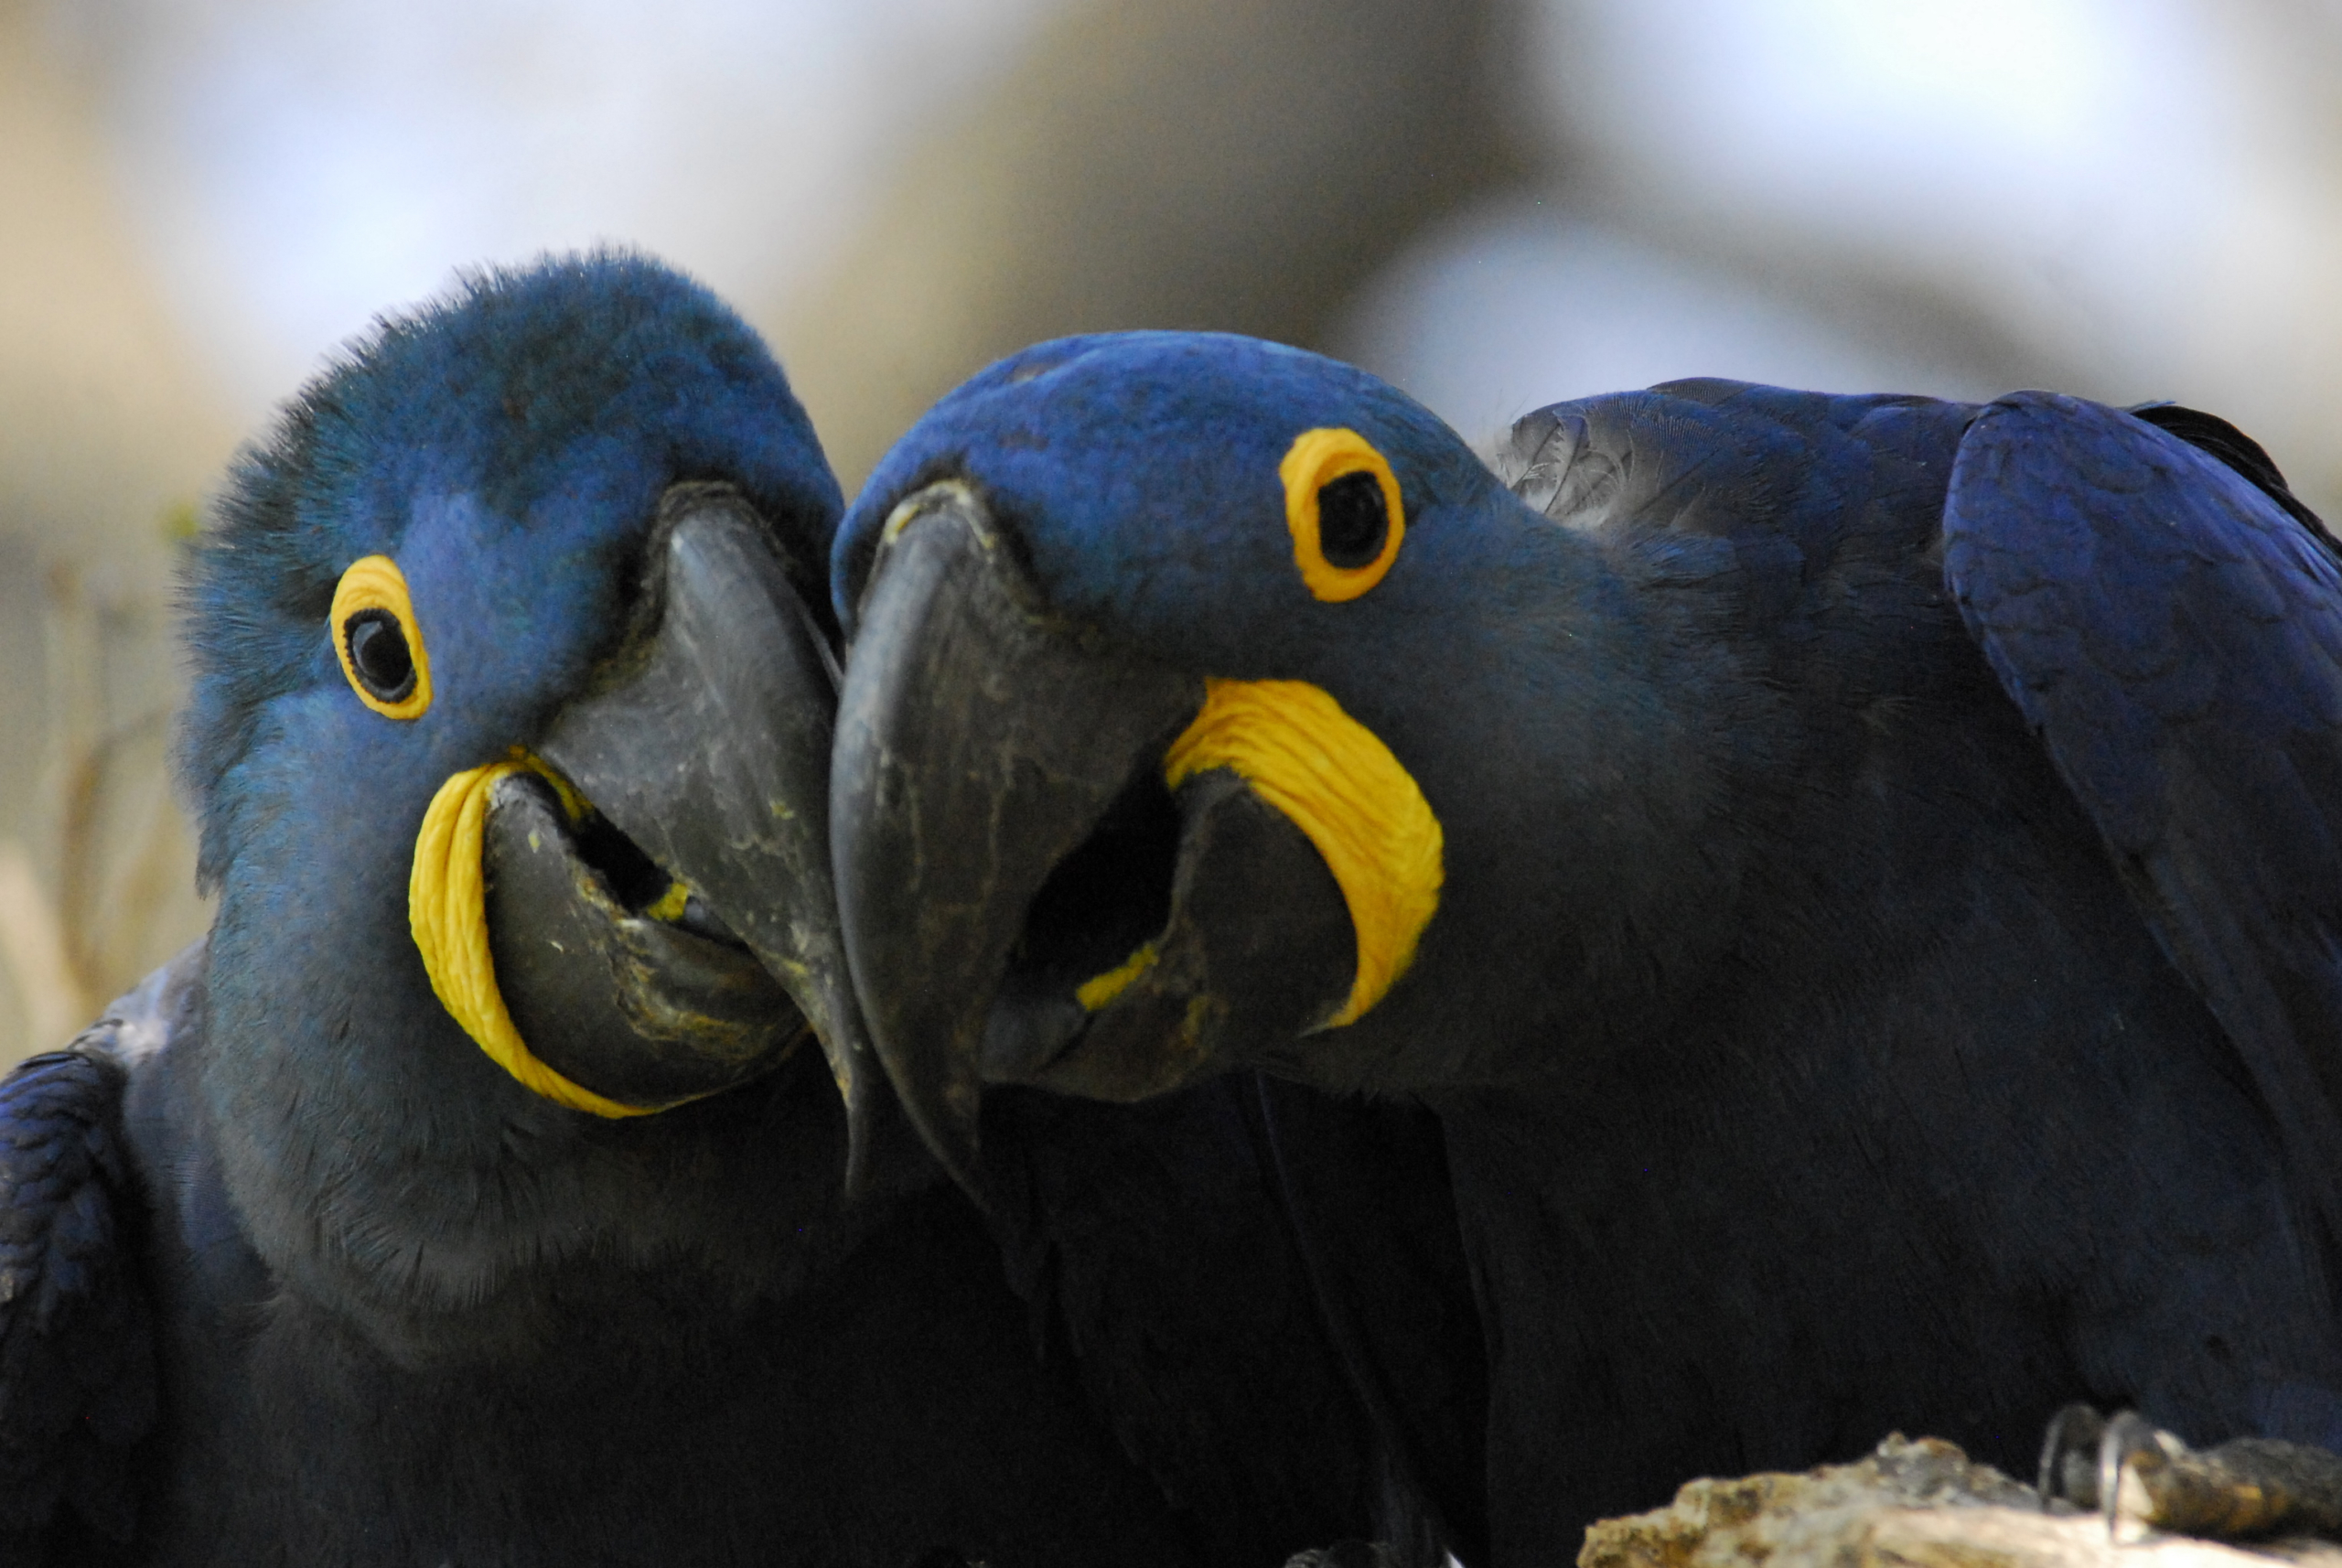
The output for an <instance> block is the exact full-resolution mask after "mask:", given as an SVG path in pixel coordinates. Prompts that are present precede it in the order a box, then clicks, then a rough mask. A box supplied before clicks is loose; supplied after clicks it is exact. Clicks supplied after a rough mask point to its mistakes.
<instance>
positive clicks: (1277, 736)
mask: <svg viewBox="0 0 2342 1568" xmlns="http://www.w3.org/2000/svg"><path fill="white" fill-rule="evenodd" d="M1212 768H1228V769H1230V770H1231V771H1232V772H1234V773H1235V774H1236V775H1237V777H1239V778H1241V779H1243V780H1244V781H1245V782H1246V783H1248V784H1249V785H1251V786H1252V790H1253V792H1254V793H1256V794H1258V795H1259V796H1260V797H1261V798H1262V800H1266V801H1267V802H1268V803H1269V804H1270V805H1272V806H1273V807H1275V808H1276V809H1277V810H1278V811H1282V812H1284V814H1285V816H1286V817H1288V818H1290V819H1291V820H1292V822H1293V823H1294V825H1295V827H1298V828H1299V829H1300V830H1301V831H1302V832H1304V833H1305V834H1306V835H1307V836H1308V839H1309V842H1310V843H1313V844H1315V845H1316V846H1317V853H1318V854H1319V855H1321V856H1322V857H1323V858H1324V859H1325V862H1326V866H1327V870H1329V871H1331V872H1332V873H1333V874H1334V880H1335V882H1336V883H1338V885H1339V886H1340V887H1341V890H1342V897H1343V899H1344V900H1345V901H1346V902H1347V903H1348V905H1349V910H1350V925H1351V928H1352V929H1353V930H1354V931H1355V932H1356V934H1357V937H1358V973H1357V975H1356V977H1355V978H1354V979H1353V980H1352V981H1351V983H1350V993H1349V999H1348V1001H1347V1002H1345V1003H1344V1004H1342V1006H1341V1008H1340V1010H1339V1011H1338V1012H1336V1013H1335V1014H1334V1015H1333V1016H1332V1017H1330V1018H1328V1019H1327V1020H1326V1025H1325V1026H1326V1027H1329V1028H1330V1027H1333V1026H1337V1025H1341V1024H1348V1023H1351V1022H1353V1021H1354V1020H1356V1019H1358V1018H1359V1017H1362V1016H1364V1015H1365V1014H1366V1012H1367V1010H1368V1009H1369V1008H1370V1007H1372V1006H1373V1005H1374V1004H1376V1003H1378V1002H1380V1001H1381V1000H1382V997H1383V993H1386V992H1388V991H1389V990H1390V989H1391V985H1392V983H1395V982H1396V981H1397V980H1398V978H1399V977H1400V976H1401V975H1402V974H1404V973H1405V972H1407V966H1408V965H1409V964H1410V963H1412V962H1413V961H1414V956H1415V941H1416V939H1417V938H1419V937H1421V936H1422V935H1423V927H1424V926H1425V925H1427V924H1429V923H1430V921H1431V917H1432V913H1433V911H1434V910H1435V909H1437V908H1439V889H1440V885H1441V882H1442V880H1443V878H1444V877H1445V859H1444V856H1445V837H1444V835H1443V834H1442V832H1441V831H1440V826H1439V819H1438V818H1437V817H1436V816H1434V815H1433V814H1432V809H1431V802H1430V801H1428V800H1424V799H1423V790H1422V789H1421V788H1419V787H1418V786H1417V785H1416V783H1415V780H1414V777H1413V775H1412V774H1410V773H1409V772H1408V771H1407V770H1406V768H1404V767H1402V765H1401V764H1400V761H1399V759H1398V758H1397V757H1393V756H1392V755H1391V748H1390V747H1389V746H1385V745H1383V744H1382V742H1381V740H1380V738H1379V737H1378V736H1376V735H1375V734H1374V732H1373V731H1371V730H1370V729H1368V728H1367V727H1366V726H1365V725H1361V724H1359V722H1358V721H1357V720H1356V719H1354V718H1352V717H1350V716H1349V714H1346V713H1344V712H1343V711H1342V705H1341V704H1340V703H1338V702H1336V701H1335V700H1334V699H1333V697H1332V696H1331V695H1330V694H1329V693H1327V692H1326V691H1325V690H1324V689H1323V688H1322V687H1318V686H1313V685H1311V684H1310V683H1309V682H1306V681H1221V680H1209V681H1207V682H1204V705H1203V711H1202V712H1200V713H1198V714H1197V715H1196V720H1195V722H1194V723H1193V724H1191V725H1188V726H1187V730H1186V731H1185V732H1184V733H1183V734H1182V735H1181V736H1179V738H1178V739H1177V740H1176V741H1174V742H1172V743H1171V749H1170V751H1169V752H1168V753H1167V754H1166V756H1165V757H1164V762H1163V778H1164V782H1165V783H1166V784H1167V785H1168V786H1169V787H1170V788H1172V789H1177V788H1178V787H1179V786H1180V785H1181V784H1182V783H1184V782H1185V781H1186V780H1187V779H1189V778H1191V777H1193V776H1194V775H1196V774H1198V773H1203V772H1208V771H1209V770H1210V769H1212ZM1116 973H1120V971H1117V972H1116ZM1112 978H1113V976H1112V975H1101V976H1100V977H1099V978H1098V979H1097V980H1094V981H1092V982H1090V984H1091V985H1097V984H1100V983H1103V982H1105V981H1109V980H1112ZM1124 983H1127V981H1125V982H1124ZM1084 989H1085V990H1087V987H1085V988H1084ZM1115 989H1116V990H1120V989H1121V987H1120V986H1117V987H1115ZM1084 1004H1085V1005H1088V1003H1087V1001H1086V999H1085V1002H1084Z"/></svg>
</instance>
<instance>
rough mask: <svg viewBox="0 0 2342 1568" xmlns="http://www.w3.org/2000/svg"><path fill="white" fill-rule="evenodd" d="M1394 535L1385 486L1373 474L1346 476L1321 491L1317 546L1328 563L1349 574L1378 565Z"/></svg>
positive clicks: (1319, 496) (1318, 508) (1318, 495)
mask: <svg viewBox="0 0 2342 1568" xmlns="http://www.w3.org/2000/svg"><path fill="white" fill-rule="evenodd" d="M1389 532H1391V513H1390V511H1389V510H1387V509H1386V508H1385V507H1384V506H1383V504H1382V487H1381V486H1380V485H1379V484H1377V483H1376V482H1375V478H1374V476H1373V475H1372V474H1366V473H1358V474H1344V475H1343V476H1342V477H1341V478H1338V479H1329V480H1327V482H1326V483H1325V484H1324V485H1321V486H1320V487H1318V490H1317V544H1318V548H1319V549H1320V550H1321V551H1323V552H1324V553H1325V556H1326V564H1327V565H1329V566H1337V567H1339V568H1340V569H1342V570H1343V571H1345V572H1355V571H1357V570H1359V568H1360V567H1363V566H1371V565H1373V564H1374V558H1375V557H1376V556H1378V555H1380V554H1381V553H1382V540H1383V536H1384V535H1385V534H1387V533H1389Z"/></svg>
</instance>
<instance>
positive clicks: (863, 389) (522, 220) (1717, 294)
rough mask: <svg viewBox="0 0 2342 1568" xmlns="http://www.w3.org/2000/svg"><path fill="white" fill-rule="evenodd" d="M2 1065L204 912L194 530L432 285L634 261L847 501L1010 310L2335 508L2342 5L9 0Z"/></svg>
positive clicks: (1505, 417) (2328, 1)
mask: <svg viewBox="0 0 2342 1568" xmlns="http://www.w3.org/2000/svg"><path fill="white" fill-rule="evenodd" d="M0 241H4V242H0V1062H5V1061H7V1060H9V1059H13V1058H15V1057H16V1056H17V1055H19V1054H21V1053H23V1052H25V1051H27V1050H31V1049H38V1048H45V1047H50V1046H54V1045H57V1044H60V1043H62V1041H63V1040H64V1039H65V1038H66V1037H67V1036H70V1034H71V1032H72V1031H73V1030H74V1029H75V1028H76V1027H78V1026H80V1024H81V1023H82V1022H83V1021H85V1020H86V1019H87V1018H88V1017H89V1016H91V1015H92V1014H93V1011H94V1009H95V1008H96V1007H98V1006H100V1005H102V1004H103V1003H104V1002H105V1001H106V1000H107V999H108V998H109V997H111V996H112V995H113V994H114V993H116V992H118V991H119V990H121V989H122V988H123V987H124V986H125V985H127V984H128V983H131V982H132V981H134V979H135V978H136V977H137V975H138V974H140V973H141V972H143V971H144V970H145V968H147V967H148V966H150V965H152V964H153V963H156V962H158V961H161V960H162V959H163V958H165V957H167V956H168V954H169V953H170V952H171V951H172V950H174V949H176V948H177V946H178V945H179V944H180V943H182V942H184V941H186V940H189V939H190V938H191V937H192V936H194V935H195V934H197V933H198V932H199V930H200V929H201V928H202V922H203V918H204V911H203V909H202V907H201V905H200V904H199V902H198V900H197V899H196V897H195V895H194V891H193V886H192V882H193V875H192V869H191V864H192V863H191V857H190V855H189V852H188V842H187V834H186V832H185V829H184V826H183V824H182V822H181V821H180V819H179V817H178V816H177V811H176V810H175V807H174V805H173V802H172V800H171V797H170V793H169V789H168V784H167V769H166V748H167V738H168V725H169V714H170V713H171V710H172V708H173V706H174V704H175V703H176V701H177V693H178V690H179V685H180V675H179V671H178V669H177V659H176V654H175V650H174V646H173V641H172V636H171V625H170V583H171V571H172V564H173V558H174V552H175V550H176V548H177V541H178V540H180V539H182V538H184V537H185V536H186V534H187V532H188V530H189V529H190V528H191V527H192V526H194V523H195V520H196V519H197V517H198V516H199V509H200V507H201V505H202V504H203V500H204V498H205V496H206V494H207V491H208V489H209V487H210V486H211V485H212V484H213V483H214V482H215V479H216V477H217V476H218V474H219V473H220V468H221V465H222V464H223V463H224V461H225V460H226V458H227V456H228V455H229V454H230V452H231V450H232V449H233V446H234V444H235V443H236V442H237V441H238V440H240V439H242V438H243V437H245V436H247V435H251V434H252V433H253V432H255V431H256V430H257V429H259V428H260V427H261V426H262V425H263V423H264V422H265V421H266V420H267V419H268V418H269V416H270V412H271V409H272V407H273V406H274V403H276V402H277V401H278V400H279V399H281V398H283V397H285V396H286V395H287V394H288V393H290V392H293V391H294V390H295V388H296V387H297V386H298V385H299V384H300V383H301V382H302V381H303V380H304V379H306V377H307V376H308V375H309V374H311V373H312V372H313V371H315V370H316V369H317V367H318V365H319V364H320V363H321V362H322V360H323V357H324V356H326V355H328V353H330V352H331V351H332V349H333V348H334V346H335V345H336V344H337V343H338V342H340V341H341V340H343V339H344V338H348V337H349V336H350V335H351V334H353V333H357V332H360V331H361V330H363V329H364V328H365V327H366V326H367V323H368V322H369V320H370V318H371V317H373V316H374V315H375V314H376V313H377V312H379V311H381V310H384V309H387V308H392V307H395V306H401V305H403V304H406V303H409V302H412V301H414V300H417V299H420V298H423V297H424V296H427V295H431V294H433V293H435V292H437V291H439V290H441V289H443V288H444V287H446V285H447V283H448V282H449V280H450V279H451V277H452V276H453V275H454V272H455V270H456V269H457V268H458V267H462V266H466V265H469V264H473V263H481V262H516V261H521V260H525V259H527V258H528V257H530V256H531V255H532V254H534V253H536V252H540V251H543V250H545V249H548V248H565V247H574V246H580V245H585V244H590V243H593V242H598V241H620V242H631V243H635V244H639V245H641V246H643V247H645V248H647V249H649V250H650V251H652V252H656V253H658V254H660V255H662V256H664V257H665V258H667V259H668V260H670V261H671V262H674V263H679V264H681V265H682V266H683V267H685V268H687V269H689V270H691V271H692V272H693V273H695V274H698V275H699V276H700V277H702V278H703V279H704V280H705V281H706V282H708V283H709V284H711V285H714V287H715V288H716V289H717V290H718V291H719V292H721V293H723V294H724V295H726V296H727V297H728V298H730V299H731V300H732V301H733V302H734V304H736V306H739V307H740V308H741V309H742V311H743V312H744V313H745V314H746V315H747V317H749V319H750V320H752V321H753V322H754V323H755V324H756V325H757V327H758V328H760V329H761V330H763V331H764V332H765V333H766V334H767V336H768V338H769V339H770V341H771V342H772V343H773V345H774V347H775V348H776V349H778V350H779V353H780V355H781V357H782V360H783V361H784V363H785V364H786V365H787V366H788V367H789V369H790V372H791V375H792V376H793V378H794V379H795V381H796V382H797V385H798V388H799V391H800V393H801V394H802V396H803V397H804V400H805V402H806V403H807V404H808V406H809V407H810V408H811V411H812V413H813V417H814V419H815V421H816V422H817V423H818V424H819V425H820V426H821V429H822V433H823V435H824V438H825V440H826V441H827V443H828V445H829V447H830V451H831V454H832V456H833V458H834V459H835V461H836V462H837V464H838V466H839V468H840V470H841V477H842V478H843V479H844V480H845V482H846V484H847V486H848V488H849V489H851V488H852V487H853V486H854V484H855V483H856V482H857V481H858V480H859V478H861V476H862V475H863V473H864V472H865V471H866V470H867V468H868V467H869V466H870V465H871V463H872V462H873V461H874V460H875V458H876V456H877V455H878V454H879V453H880V452H881V451H882V450H883V449H884V447H885V446H886V442H887V441H888V439H889V438H890V437H891V436H892V435H894V434H895V433H896V432H897V431H899V430H900V429H901V428H902V427H903V426H904V425H905V424H907V423H908V421H909V420H911V419H912V418H913V417H914V416H916V415H917V414H918V413H919V411H920V410H921V409H922V408H923V407H925V405H926V404H927V403H929V402H930V401H931V400H932V399H933V398H935V397H936V396H937V395H939V394H940V393H941V392H944V391H946V390H948V389H949V388H950V387H951V385H953V384H954V383H956V382H957V381H959V380H961V379H962V377H964V376H965V375H967V374H968V373H970V372H971V371H974V370H976V369H977V368H979V367H980V366H982V365H983V364H984V363H985V362H987V361H989V360H992V359H994V358H995V357H997V356H999V355H1000V354H1003V353H1005V352H1007V351H1009V350H1010V349H1015V348H1017V347H1020V346H1022V345H1023V344H1025V343H1026V342H1029V341H1031V340H1033V339H1036V338H1044V337H1050V336H1055V335H1058V334H1060V333H1065V332H1071V331H1081V330H1090V329H1095V328H1118V327H1141V326H1150V327H1213V328H1230V329H1234V330H1240V331H1245V332H1252V333H1257V334H1261V335H1263V336H1266V337H1272V338H1282V339H1284V340H1285V341H1288V342H1294V343H1300V344H1305V345H1307V346H1309V347H1313V348H1317V349H1325V350H1327V351H1329V352H1332V353H1335V354H1337V355H1339V356H1342V357H1344V358H1347V359H1351V360H1358V361H1359V362H1361V363H1363V364H1365V365H1367V366H1368V367H1370V369H1373V370H1375V371H1379V372H1380V373H1381V374H1383V375H1384V376H1386V377H1389V378H1390V379H1391V380H1393V381H1397V382H1398V383H1399V384H1400V385H1402V386H1403V387H1405V388H1407V389H1408V390H1410V391H1411V392H1414V393H1415V394H1416V395H1417V396H1418V397H1420V398H1421V399H1423V401H1424V402H1426V403H1429V404H1430V405H1431V406H1432V407H1433V408H1434V409H1435V410H1437V411H1438V412H1440V413H1442V414H1444V415H1445V416H1446V417H1447V418H1448V419H1449V420H1450V421H1452V422H1453V423H1454V424H1456V426H1457V427H1458V428H1459V429H1460V430H1462V431H1463V432H1464V433H1465V434H1466V435H1467V436H1469V437H1471V438H1473V439H1474V440H1476V441H1481V442H1484V443H1485V442H1487V441H1488V440H1489V439H1490V438H1492V437H1493V436H1494V435H1496V434H1497V433H1499V431H1500V430H1501V429H1502V428H1503V427H1504V426H1505V425H1506V424H1508V423H1509V421H1510V420H1511V419H1512V418H1514V417H1515V416H1517V415H1519V414H1520V413H1525V412H1527V411H1528V410H1530V409H1531V408H1534V407H1536V406H1538V405H1539V404H1541V403H1547V402H1551V401H1552V400H1554V399H1557V398H1563V397H1570V396H1575V395H1579V394H1583V393H1586V392H1598V391H1606V390H1610V389H1614V388H1618V387H1626V386H1639V385H1645V384H1648V383H1649V382H1652V381H1660V380H1664V379H1667V378H1669V377H1673V376H1681V375H1691V374H1715V375H1726V376H1736V377H1743V378H1747V379H1752V380H1760V381H1778V382H1782V383H1786V384H1790V385H1797V386H1805V387H1818V388H1829V389H1832V390H1845V391H1885V390H1895V391H1913V392H1935V393H1941V394H1947V395H1954V396H1971V397H1972V396H1987V395H1990V394H1992V393H1994V392H2002V391H2005V390H2008V389H2011V388H2014V387H2021V386H2048V387H2056V388H2058V389H2061V390H2066V391H2071V392H2081V393H2085V394H2088V395H2090V396H2093V397H2098V398H2102V399H2106V400H2109V401H2112V402H2118V403H2125V402H2135V401H2138V400H2141V399H2144V398H2150V397H2163V398H2173V399H2176V400H2179V401H2182V402H2186V403H2194V404H2197V405H2198V406H2201V407H2204V408H2208V409H2211V410H2214V411H2216V412H2218V413H2224V414H2226V415H2228V416H2229V417H2230V418H2232V419H2234V420H2235V421H2237V422H2238V423H2239V424H2241V425H2242V426H2243V427H2244V428H2245V429H2247V430H2248V431H2250V432H2251V433H2252V434H2253V435H2257V436H2258V437H2259V438H2260V439H2261V441H2262V443H2263V444H2264V445H2266V446H2268V447H2269V448H2270V450H2271V452H2272V455H2273V456H2275V457H2276V459H2277V461H2278V463H2279V465H2280V467H2283V469H2284V470H2285V472H2286V473H2287V474H2288V475H2289V476H2290V477H2291V478H2292V479H2293V480H2294V484H2295V486H2296V488H2297V489H2299V490H2300V491H2301V493H2302V494H2303V495H2304V499H2307V500H2308V501H2309V502H2310V504H2311V505H2312V506H2314V507H2316V508H2318V509H2319V510H2322V511H2324V512H2325V513H2326V515H2328V516H2329V517H2331V516H2334V515H2336V514H2337V513H2342V441H2337V439H2336V429H2337V415H2338V414H2342V281H2337V276H2338V274H2342V267H2338V266H2337V258H2342V0H1956V3H1945V0H1121V3H1112V0H658V3H656V4H652V3H650V0H563V3H560V4H554V3H553V0H406V3H405V4H403V5H397V6H384V5H377V4H373V3H371V0H0Z"/></svg>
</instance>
